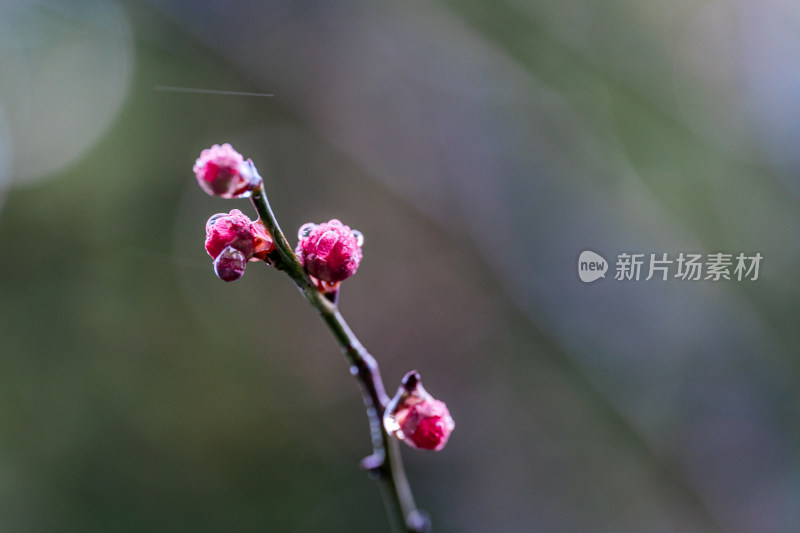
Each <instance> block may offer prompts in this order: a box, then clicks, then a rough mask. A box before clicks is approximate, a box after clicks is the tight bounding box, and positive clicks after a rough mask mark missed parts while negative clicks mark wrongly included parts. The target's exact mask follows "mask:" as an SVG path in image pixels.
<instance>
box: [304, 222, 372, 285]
mask: <svg viewBox="0 0 800 533" xmlns="http://www.w3.org/2000/svg"><path fill="white" fill-rule="evenodd" d="M298 237H299V238H300V242H299V243H298V244H297V248H296V250H295V253H297V255H298V257H299V258H300V262H301V263H303V266H304V267H305V268H306V271H307V272H308V273H309V274H310V275H312V276H314V277H315V278H317V279H319V280H322V281H325V282H328V283H339V282H340V281H342V280H345V279H347V278H349V277H350V276H352V275H353V274H355V273H356V270H357V269H358V265H359V263H360V262H361V245H362V244H363V242H364V237H363V236H362V235H361V233H360V232H358V231H355V230H351V229H350V227H349V226H345V225H344V224H342V223H341V222H339V221H338V220H336V219H333V220H331V221H329V222H323V223H322V224H319V225H316V224H304V225H303V227H301V228H300V233H299V235H298Z"/></svg>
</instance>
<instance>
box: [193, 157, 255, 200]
mask: <svg viewBox="0 0 800 533" xmlns="http://www.w3.org/2000/svg"><path fill="white" fill-rule="evenodd" d="M194 173H195V175H196V176H197V182H198V183H199V184H200V187H202V189H203V190H204V191H206V192H207V193H208V194H210V195H211V196H219V197H221V198H243V197H246V196H249V195H250V191H251V190H252V189H253V188H254V187H257V186H259V185H260V184H261V177H260V176H259V175H258V173H257V172H256V171H255V166H253V164H252V162H251V161H247V162H245V161H244V158H243V157H242V154H240V153H239V152H237V151H236V150H234V149H233V147H232V146H231V145H230V144H228V143H225V144H223V145H222V146H220V145H218V144H215V145H214V146H212V147H211V148H208V149H206V150H203V151H202V152H201V153H200V157H199V158H197V161H196V162H195V164H194Z"/></svg>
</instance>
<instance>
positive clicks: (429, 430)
mask: <svg viewBox="0 0 800 533" xmlns="http://www.w3.org/2000/svg"><path fill="white" fill-rule="evenodd" d="M383 426H384V428H386V431H387V432H388V433H389V434H390V435H394V436H395V437H396V438H398V439H400V440H402V441H403V442H405V443H406V444H408V445H409V446H411V447H412V448H419V449H422V450H435V451H438V450H441V449H442V448H444V445H445V444H447V439H449V438H450V433H452V431H453V428H455V426H456V424H455V422H453V418H452V417H451V416H450V411H448V410H447V405H445V403H444V402H442V401H440V400H437V399H436V398H434V397H433V396H431V395H430V394H429V393H428V391H426V390H425V388H424V387H423V386H422V380H421V379H420V376H419V373H418V372H417V371H416V370H412V371H411V372H409V373H408V374H406V375H405V376H404V377H403V380H402V382H401V385H400V388H399V389H397V394H396V395H395V397H394V398H392V400H391V401H390V402H389V405H388V406H387V407H386V412H385V413H384V415H383Z"/></svg>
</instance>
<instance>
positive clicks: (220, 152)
mask: <svg viewBox="0 0 800 533" xmlns="http://www.w3.org/2000/svg"><path fill="white" fill-rule="evenodd" d="M194 172H195V175H196V176H197V181H198V183H199V184H200V187H202V189H203V190H204V191H206V192H207V193H208V194H210V195H212V196H219V197H221V198H245V197H248V196H250V195H251V194H252V192H253V191H254V190H255V189H257V188H259V187H261V184H262V182H261V177H260V176H259V175H258V172H257V171H256V168H255V165H254V164H253V162H252V161H251V160H249V159H248V160H247V161H245V160H244V158H243V157H242V155H241V154H240V153H239V152H237V151H236V150H234V149H233V147H232V146H231V145H230V144H223V145H218V144H215V145H214V146H212V147H211V148H209V149H207V150H203V152H202V153H201V154H200V157H199V158H198V159H197V162H196V163H195V165H194ZM298 239H299V242H298V244H297V248H296V249H295V253H296V254H297V258H298V260H299V261H300V263H301V264H302V265H303V267H304V268H305V270H306V272H307V273H308V275H309V276H310V277H311V279H312V281H314V282H315V283H316V285H317V287H318V288H319V289H320V290H321V291H323V292H325V293H326V295H327V296H328V297H332V298H335V295H336V294H338V293H337V290H338V288H339V284H340V283H341V282H342V281H344V280H345V279H347V278H349V277H350V276H352V275H353V274H355V273H356V270H358V266H359V264H360V263H361V257H362V253H361V246H362V245H363V244H364V237H363V236H362V235H361V233H360V232H358V231H355V230H352V229H350V227H349V226H345V225H344V224H342V223H341V222H340V221H339V220H336V219H333V220H329V221H328V222H323V223H321V224H313V223H308V224H304V225H303V226H302V227H301V228H300V231H299V233H298ZM206 251H207V252H208V254H209V255H210V256H211V258H212V259H213V260H214V271H215V272H216V274H217V276H218V277H219V278H221V279H223V280H224V281H235V280H237V279H239V278H241V277H242V275H243V274H244V270H245V267H246V265H247V263H248V261H267V262H271V259H270V254H272V252H273V251H275V244H274V242H273V239H272V236H271V235H270V234H269V232H268V231H267V229H266V228H265V227H264V224H263V223H262V222H261V221H260V220H256V221H253V220H250V218H248V217H247V216H246V215H245V214H244V213H242V212H241V211H239V210H238V209H234V210H232V211H231V212H230V213H219V214H216V215H214V216H212V217H211V218H210V219H209V220H208V222H207V223H206ZM383 424H384V427H385V429H386V431H387V432H388V433H389V434H391V435H393V436H394V437H396V438H398V439H400V440H402V441H403V442H405V443H407V444H408V445H409V446H412V447H414V448H420V449H424V450H441V449H442V448H443V447H444V445H445V444H447V439H448V438H449V437H450V433H451V432H452V431H453V428H454V427H455V423H454V422H453V419H452V417H451V416H450V412H449V411H448V410H447V406H446V405H445V404H444V402H442V401H439V400H437V399H435V398H434V397H433V396H431V395H430V394H428V392H427V391H426V390H425V389H424V388H423V387H422V381H421V380H420V376H419V373H417V372H416V371H412V372H409V373H408V374H406V375H405V377H404V378H403V381H402V385H401V386H400V388H399V389H398V391H397V394H396V395H395V397H394V398H392V400H391V401H390V402H389V405H388V406H387V408H386V411H385V413H384V416H383Z"/></svg>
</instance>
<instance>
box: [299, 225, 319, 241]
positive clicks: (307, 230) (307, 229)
mask: <svg viewBox="0 0 800 533" xmlns="http://www.w3.org/2000/svg"><path fill="white" fill-rule="evenodd" d="M316 227H317V225H316V224H314V223H313V222H306V223H305V224H303V225H302V226H300V229H299V230H297V238H298V239H305V238H306V237H308V236H309V235H310V234H311V232H312V231H314V228H316Z"/></svg>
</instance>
